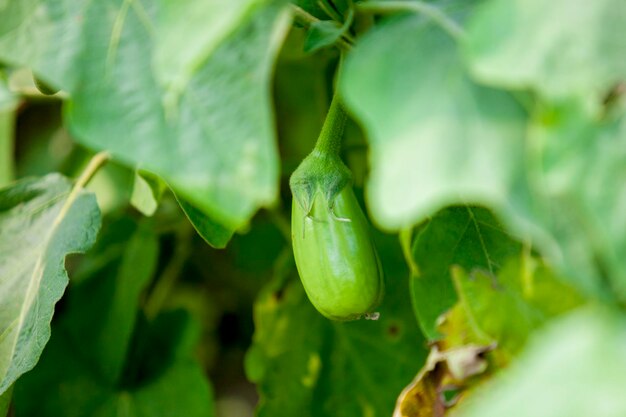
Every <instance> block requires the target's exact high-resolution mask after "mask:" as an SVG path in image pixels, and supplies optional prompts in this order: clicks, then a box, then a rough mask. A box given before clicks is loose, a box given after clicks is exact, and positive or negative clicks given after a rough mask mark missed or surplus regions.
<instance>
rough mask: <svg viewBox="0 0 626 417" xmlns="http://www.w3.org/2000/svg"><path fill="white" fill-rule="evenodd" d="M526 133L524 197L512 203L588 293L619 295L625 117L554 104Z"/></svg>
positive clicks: (625, 256) (623, 258)
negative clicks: (528, 154)
mask: <svg viewBox="0 0 626 417" xmlns="http://www.w3.org/2000/svg"><path fill="white" fill-rule="evenodd" d="M528 138H529V144H530V146H531V149H532V150H533V152H532V159H531V164H530V165H529V175H528V176H527V177H528V179H529V180H530V181H529V184H530V189H531V191H532V198H529V199H518V204H517V206H518V207H521V206H526V207H528V212H529V213H530V218H531V221H532V222H533V223H534V224H535V225H537V226H539V227H540V228H541V229H542V230H543V231H546V232H547V233H549V234H550V235H551V236H552V238H551V239H542V238H541V237H540V236H537V243H538V246H539V247H540V248H541V250H542V251H543V253H544V254H545V255H546V256H547V257H548V258H549V259H550V261H551V262H552V263H553V264H554V265H555V266H557V267H559V268H560V269H561V270H562V271H563V272H564V273H565V274H566V276H568V277H569V278H570V279H571V280H572V282H573V283H574V284H576V285H577V286H578V287H579V288H581V289H582V290H584V291H585V292H587V293H588V294H595V295H596V296H597V295H598V294H600V295H604V296H606V295H607V294H608V292H609V291H612V292H614V293H615V294H617V295H618V296H619V297H621V299H622V300H624V299H626V279H625V278H624V277H626V223H625V222H624V212H625V207H626V205H625V204H626V163H625V161H626V118H625V117H622V120H621V121H620V120H615V119H613V118H611V117H607V118H605V119H602V120H596V119H595V118H590V117H589V116H587V115H586V113H585V111H584V110H583V109H581V108H580V107H579V106H577V105H571V104H567V105H561V106H558V107H555V108H550V109H546V110H545V111H543V112H541V113H540V114H539V115H538V117H537V118H536V119H535V120H533V123H532V124H531V126H530V129H529V136H528Z"/></svg>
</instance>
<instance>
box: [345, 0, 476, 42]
mask: <svg viewBox="0 0 626 417" xmlns="http://www.w3.org/2000/svg"><path fill="white" fill-rule="evenodd" d="M356 7H357V10H359V11H361V12H368V13H380V14H387V13H396V12H415V13H419V14H422V15H424V16H426V17H428V18H430V19H431V20H432V21H433V22H435V23H437V24H438V25H439V26H440V27H441V28H442V29H444V30H445V31H446V32H448V34H450V36H452V37H453V38H454V39H457V40H459V39H462V38H464V37H465V31H464V30H463V28H462V27H461V26H460V25H459V24H458V23H457V22H455V21H454V20H452V19H451V18H450V17H448V16H447V15H446V14H445V13H443V12H442V11H441V9H439V8H438V7H435V6H433V5H431V4H428V3H425V2H423V1H372V2H367V3H357V5H356Z"/></svg>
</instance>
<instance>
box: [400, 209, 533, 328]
mask: <svg viewBox="0 0 626 417" xmlns="http://www.w3.org/2000/svg"><path fill="white" fill-rule="evenodd" d="M520 251H521V246H520V244H519V243H518V242H517V241H516V240H514V239H513V237H511V236H510V235H509V234H508V233H507V232H506V231H505V230H504V229H503V227H502V226H501V225H500V223H499V222H498V221H497V220H496V219H495V218H494V216H493V215H492V214H491V213H490V212H489V211H488V210H486V209H483V208H475V207H450V208H447V209H445V210H442V211H440V212H439V213H437V214H436V215H435V216H434V217H433V218H432V219H431V220H430V221H429V222H428V223H427V224H426V225H425V226H424V227H423V228H422V229H421V230H420V232H419V234H418V235H417V236H416V238H415V240H414V242H413V250H412V257H413V259H414V261H415V262H416V263H417V265H418V267H419V271H420V273H419V275H418V276H413V277H411V294H412V297H413V306H414V309H415V314H416V316H417V318H418V320H419V323H420V327H421V328H422V331H423V332H424V335H425V336H426V337H427V338H428V339H431V340H433V339H438V338H439V337H440V336H441V335H440V333H439V332H438V331H437V322H438V319H439V317H440V316H441V315H442V314H443V313H445V312H446V311H447V310H448V309H450V308H451V307H452V306H453V305H454V304H455V303H456V302H457V294H456V291H455V288H454V285H453V282H452V270H451V268H452V267H453V266H455V265H457V266H460V267H462V268H464V269H465V270H467V271H472V273H473V272H475V271H486V272H487V273H489V274H491V275H494V274H497V273H498V272H499V271H500V268H501V267H502V266H503V265H504V263H505V261H506V260H507V259H509V258H510V257H512V256H515V255H517V254H519V253H520Z"/></svg>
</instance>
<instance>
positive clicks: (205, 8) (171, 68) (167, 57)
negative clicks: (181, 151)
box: [125, 0, 266, 98]
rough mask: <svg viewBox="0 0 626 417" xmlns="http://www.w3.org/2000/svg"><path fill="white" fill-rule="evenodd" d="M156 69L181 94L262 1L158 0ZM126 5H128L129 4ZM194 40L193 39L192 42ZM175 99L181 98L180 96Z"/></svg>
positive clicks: (169, 91) (160, 78)
mask: <svg viewBox="0 0 626 417" xmlns="http://www.w3.org/2000/svg"><path fill="white" fill-rule="evenodd" d="M156 3H157V5H158V6H157V10H158V12H157V25H158V27H159V30H158V32H156V41H155V51H154V58H153V62H154V68H155V76H156V79H157V80H158V81H159V84H160V85H161V86H162V87H164V89H165V90H166V91H167V93H166V94H174V95H177V94H180V93H181V92H182V91H184V90H185V89H186V88H187V84H188V83H189V81H190V79H191V78H192V77H193V75H194V74H195V73H196V72H197V71H198V69H199V68H200V67H201V66H202V65H203V64H204V61H206V60H207V59H210V58H211V54H212V53H213V52H214V51H215V50H216V49H217V48H218V47H219V46H220V44H221V43H222V42H223V41H224V40H225V39H226V38H227V37H228V36H229V35H230V34H231V33H232V32H234V31H235V30H237V29H238V28H239V27H240V26H242V25H243V24H245V20H246V19H247V18H248V14H249V13H251V11H252V9H253V8H254V7H258V5H259V4H263V3H266V2H264V1H262V0H213V1H211V2H205V1H197V0H196V1H185V2H178V1H168V0H157V2H156ZM129 6H130V5H126V6H125V7H127V8H128V7H129ZM191 40H192V41H191ZM173 98H177V97H176V96H175V97H173Z"/></svg>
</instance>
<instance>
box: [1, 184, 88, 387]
mask: <svg viewBox="0 0 626 417" xmlns="http://www.w3.org/2000/svg"><path fill="white" fill-rule="evenodd" d="M71 189H72V183H71V182H70V181H69V180H67V179H66V178H64V177H62V176H60V175H57V174H50V175H48V176H46V177H43V178H39V179H37V178H31V179H26V180H22V181H19V182H17V183H15V184H14V185H13V186H11V187H8V188H4V189H0V236H1V239H0V277H2V279H1V281H0V305H2V313H1V314H0V334H1V335H2V337H1V338H0V393H3V392H4V391H6V390H7V388H8V387H9V386H11V384H13V382H15V380H16V379H17V378H18V377H19V376H20V375H22V374H23V373H24V372H27V371H29V370H30V369H32V368H33V367H34V366H35V364H36V363H37V361H38V360H39V356H40V355H41V352H42V350H43V348H44V346H45V345H46V343H47V342H48V339H49V337H50V321H51V319H52V315H53V313H54V305H55V304H56V302H57V301H58V300H59V299H60V298H61V296H62V295H63V291H64V290H65V287H66V286H67V282H68V278H67V273H66V271H65V268H64V261H65V257H66V256H67V255H68V254H70V253H77V252H84V251H85V250H87V249H88V248H89V247H90V246H91V245H92V244H93V242H94V241H95V238H96V234H97V232H98V230H99V228H100V212H99V210H98V206H97V205H96V200H95V197H94V196H93V194H91V193H88V192H86V191H84V190H81V191H79V192H78V194H70V191H71Z"/></svg>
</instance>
